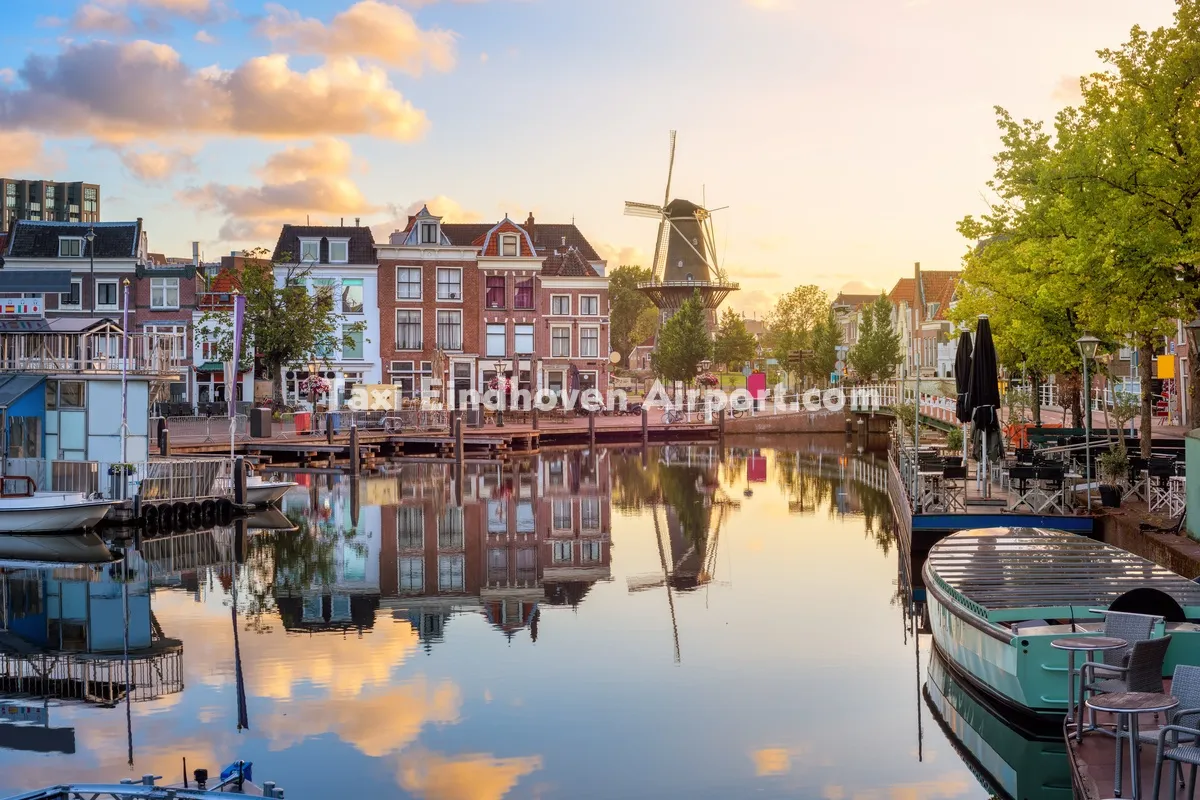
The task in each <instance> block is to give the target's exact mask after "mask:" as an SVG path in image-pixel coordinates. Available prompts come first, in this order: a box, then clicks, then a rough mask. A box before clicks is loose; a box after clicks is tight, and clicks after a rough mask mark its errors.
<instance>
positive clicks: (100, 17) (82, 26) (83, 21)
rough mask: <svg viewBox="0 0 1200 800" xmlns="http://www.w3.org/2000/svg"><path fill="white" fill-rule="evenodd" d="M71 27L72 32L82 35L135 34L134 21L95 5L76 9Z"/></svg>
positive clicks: (85, 5)
mask: <svg viewBox="0 0 1200 800" xmlns="http://www.w3.org/2000/svg"><path fill="white" fill-rule="evenodd" d="M70 26H71V30H74V31H79V32H81V33H116V34H120V35H128V34H131V33H133V20H132V19H130V18H129V16H128V15H127V14H123V13H120V12H118V11H113V10H112V9H111V8H105V7H104V6H100V5H96V4H95V3H86V4H84V5H82V6H80V7H79V8H77V9H75V13H74V14H73V15H72V16H71V22H70Z"/></svg>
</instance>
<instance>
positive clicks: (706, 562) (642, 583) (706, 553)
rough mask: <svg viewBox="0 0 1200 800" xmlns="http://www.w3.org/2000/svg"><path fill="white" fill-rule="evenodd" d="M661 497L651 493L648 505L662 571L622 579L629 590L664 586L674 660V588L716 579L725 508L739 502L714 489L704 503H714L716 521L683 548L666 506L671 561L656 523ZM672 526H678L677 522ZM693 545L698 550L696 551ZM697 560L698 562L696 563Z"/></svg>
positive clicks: (676, 628) (684, 588) (687, 588)
mask: <svg viewBox="0 0 1200 800" xmlns="http://www.w3.org/2000/svg"><path fill="white" fill-rule="evenodd" d="M661 499H662V498H661V496H659V497H655V498H653V499H651V501H650V503H649V505H650V513H651V515H652V516H653V519H654V538H655V541H656V542H657V544H658V558H659V563H660V565H661V566H662V574H661V575H660V574H658V573H648V574H645V575H632V576H630V577H629V578H628V579H627V580H626V585H627V586H628V588H629V591H630V592H631V593H632V592H643V591H646V590H648V589H656V588H658V587H659V586H666V588H667V605H668V606H669V607H670V609H671V631H672V634H673V638H674V641H675V660H676V661H679V626H678V624H677V622H676V619H675V595H674V592H677V591H690V590H693V589H697V588H699V587H701V586H707V585H708V584H710V583H714V582H716V572H717V548H718V545H719V544H720V539H721V525H722V523H723V522H724V521H725V513H726V510H727V509H729V508H730V507H732V508H737V507H739V505H740V504H739V503H738V502H737V501H734V500H730V499H729V498H728V497H727V496H725V494H724V492H723V491H721V490H720V489H718V490H717V492H714V494H713V496H712V498H705V503H706V504H709V505H712V506H716V507H717V509H718V510H717V519H716V523H715V524H714V525H712V526H711V530H709V531H706V533H705V536H704V538H703V539H702V540H701V541H700V543H699V545H697V544H696V543H694V542H693V543H691V544H690V547H688V548H687V549H683V548H682V547H680V546H679V543H678V542H677V541H676V539H677V538H678V537H675V536H673V535H672V534H673V533H674V531H672V525H671V511H670V507H669V506H667V509H666V516H667V531H668V534H667V535H668V539H669V540H670V545H671V557H672V560H673V562H674V563H672V562H669V561H668V560H667V546H666V545H665V544H664V542H663V533H662V528H661V526H660V525H659V524H658V506H659V501H660V500H661ZM674 527H675V528H678V524H676V525H675V526H674ZM697 547H699V549H700V550H701V551H702V552H700V553H698V552H697ZM681 551H682V552H681ZM697 562H699V566H698V567H697Z"/></svg>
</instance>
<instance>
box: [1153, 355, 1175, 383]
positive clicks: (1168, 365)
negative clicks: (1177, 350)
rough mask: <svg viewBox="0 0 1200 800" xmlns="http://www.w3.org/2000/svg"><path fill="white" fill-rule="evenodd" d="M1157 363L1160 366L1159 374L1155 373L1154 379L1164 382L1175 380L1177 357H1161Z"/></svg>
mask: <svg viewBox="0 0 1200 800" xmlns="http://www.w3.org/2000/svg"><path fill="white" fill-rule="evenodd" d="M1155 361H1156V363H1157V364H1158V372H1156V373H1155V376H1154V377H1156V378H1158V379H1160V380H1164V381H1165V380H1174V378H1175V356H1159V357H1158V358H1157V359H1155Z"/></svg>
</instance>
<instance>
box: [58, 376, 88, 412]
mask: <svg viewBox="0 0 1200 800" xmlns="http://www.w3.org/2000/svg"><path fill="white" fill-rule="evenodd" d="M84 386H85V384H84V382H83V381H59V382H58V407H59V408H83V407H84V397H85V396H86V394H85V392H84Z"/></svg>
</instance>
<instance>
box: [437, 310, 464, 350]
mask: <svg viewBox="0 0 1200 800" xmlns="http://www.w3.org/2000/svg"><path fill="white" fill-rule="evenodd" d="M437 346H438V347H440V348H442V349H443V350H462V312H461V311H439V312H437Z"/></svg>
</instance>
